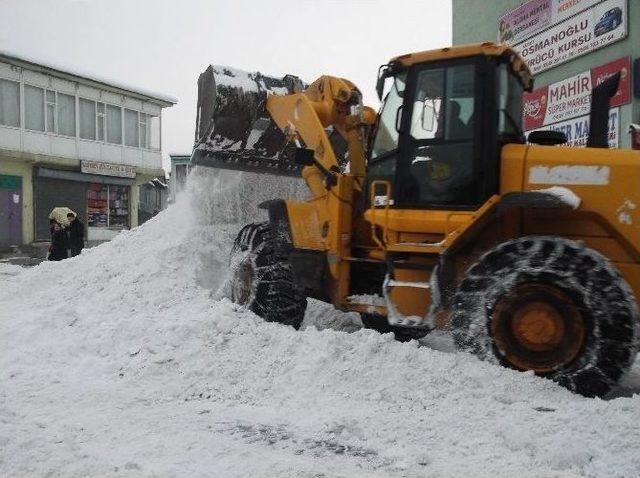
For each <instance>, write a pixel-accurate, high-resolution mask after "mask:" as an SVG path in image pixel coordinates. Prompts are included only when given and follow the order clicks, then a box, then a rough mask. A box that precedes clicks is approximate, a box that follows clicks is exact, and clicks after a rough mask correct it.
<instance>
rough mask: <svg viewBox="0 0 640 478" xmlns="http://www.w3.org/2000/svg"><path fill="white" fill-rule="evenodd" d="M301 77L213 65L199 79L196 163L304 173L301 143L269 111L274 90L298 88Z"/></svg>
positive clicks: (277, 92) (294, 90) (282, 92)
mask: <svg viewBox="0 0 640 478" xmlns="http://www.w3.org/2000/svg"><path fill="white" fill-rule="evenodd" d="M305 86H306V85H305V84H304V83H303V82H302V80H300V79H299V78H298V77H296V76H293V75H286V76H284V77H282V78H277V77H273V76H266V75H263V74H261V73H258V72H256V73H249V72H246V71H242V70H238V69H235V68H230V67H227V66H219V65H210V66H209V67H208V68H207V69H206V70H205V71H204V72H203V73H202V74H201V75H200V77H199V78H198V105H197V117H196V132H195V144H194V148H193V153H192V156H191V162H192V164H196V165H203V166H209V167H215V168H221V169H236V170H242V171H253V170H254V167H255V166H258V165H259V167H260V169H261V170H263V171H264V170H265V169H273V173H274V174H278V175H291V176H298V175H299V174H300V167H299V166H298V165H296V164H295V163H294V161H293V155H294V151H295V148H294V146H293V145H291V144H288V142H287V138H286V136H285V135H284V134H283V133H282V131H281V130H280V129H279V128H278V127H277V126H276V125H275V124H274V123H273V121H272V120H271V118H270V116H269V113H268V112H267V111H266V109H265V107H266V100H267V96H268V95H272V94H274V95H287V94H292V93H298V92H300V91H302V90H303V89H304V88H305Z"/></svg>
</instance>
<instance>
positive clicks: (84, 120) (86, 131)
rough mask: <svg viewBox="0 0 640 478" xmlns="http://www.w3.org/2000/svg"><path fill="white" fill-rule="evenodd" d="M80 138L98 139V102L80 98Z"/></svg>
mask: <svg viewBox="0 0 640 478" xmlns="http://www.w3.org/2000/svg"><path fill="white" fill-rule="evenodd" d="M80 137H81V138H82V139H96V102H95V101H91V100H85V99H84V98H80Z"/></svg>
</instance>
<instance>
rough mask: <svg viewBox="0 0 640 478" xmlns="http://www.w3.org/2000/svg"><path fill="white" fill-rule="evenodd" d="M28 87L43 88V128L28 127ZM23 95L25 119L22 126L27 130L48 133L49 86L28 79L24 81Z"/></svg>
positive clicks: (22, 107)
mask: <svg viewBox="0 0 640 478" xmlns="http://www.w3.org/2000/svg"><path fill="white" fill-rule="evenodd" d="M27 87H31V88H38V89H39V90H42V114H43V125H42V129H32V128H28V127H27V93H26V92H27ZM22 92H23V97H22V98H21V104H20V106H21V109H22V110H23V111H24V121H23V122H22V123H21V124H22V128H23V129H24V130H25V131H33V132H35V133H46V132H47V88H46V87H45V86H39V85H34V84H33V83H29V82H27V81H25V82H24V84H23V88H22Z"/></svg>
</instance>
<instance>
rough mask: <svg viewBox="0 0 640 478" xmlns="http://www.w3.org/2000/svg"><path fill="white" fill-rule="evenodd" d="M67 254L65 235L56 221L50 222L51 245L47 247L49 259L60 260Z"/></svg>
mask: <svg viewBox="0 0 640 478" xmlns="http://www.w3.org/2000/svg"><path fill="white" fill-rule="evenodd" d="M67 257H68V256H67V236H66V234H65V233H64V231H63V230H62V226H60V224H58V223H57V222H53V223H52V224H51V246H50V247H49V260H50V261H61V260H63V259H66V258H67Z"/></svg>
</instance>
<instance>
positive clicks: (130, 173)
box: [80, 161, 136, 178]
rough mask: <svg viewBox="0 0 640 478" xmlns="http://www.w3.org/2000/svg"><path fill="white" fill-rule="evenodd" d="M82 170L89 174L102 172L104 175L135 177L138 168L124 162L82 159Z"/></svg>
mask: <svg viewBox="0 0 640 478" xmlns="http://www.w3.org/2000/svg"><path fill="white" fill-rule="evenodd" d="M80 171H82V172H83V173H87V174H101V175H103V176H119V177H122V178H135V177H136V168H135V167H134V166H126V165H124V164H111V163H103V162H100V161H81V162H80Z"/></svg>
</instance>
